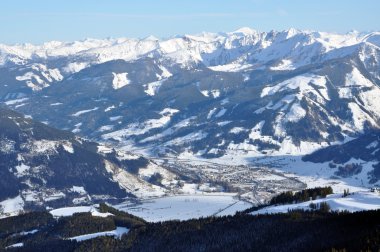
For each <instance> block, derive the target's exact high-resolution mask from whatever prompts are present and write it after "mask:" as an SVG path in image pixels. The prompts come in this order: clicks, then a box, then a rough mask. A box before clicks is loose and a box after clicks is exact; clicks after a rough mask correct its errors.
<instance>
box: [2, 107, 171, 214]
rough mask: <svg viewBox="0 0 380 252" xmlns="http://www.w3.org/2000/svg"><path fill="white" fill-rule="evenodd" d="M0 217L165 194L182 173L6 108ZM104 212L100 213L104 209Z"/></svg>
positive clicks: (3, 110)
mask: <svg viewBox="0 0 380 252" xmlns="http://www.w3.org/2000/svg"><path fill="white" fill-rule="evenodd" d="M0 132H1V134H0V176H1V180H0V216H4V215H9V214H17V213H19V212H20V211H23V210H30V209H36V208H45V207H58V206H67V205H78V204H90V203H94V202H98V201H104V200H114V201H117V200H119V201H121V200H123V201H125V199H128V198H129V199H136V196H137V197H149V196H158V195H163V194H165V192H166V191H167V188H169V185H168V187H166V188H164V186H163V185H162V184H161V185H153V184H151V183H149V182H148V180H149V179H150V177H151V176H152V175H153V174H160V176H161V179H162V183H163V184H165V183H166V184H169V183H170V181H171V180H173V179H174V178H175V176H176V175H174V174H172V173H171V172H169V171H167V170H165V169H163V168H162V167H160V166H158V165H157V164H155V163H153V162H152V161H150V160H147V159H145V158H142V157H140V156H136V155H132V154H130V153H127V152H120V151H118V152H116V151H115V150H114V149H112V148H109V147H107V146H104V145H99V144H97V143H95V142H90V141H88V140H84V139H82V138H79V137H76V136H75V135H74V134H72V133H71V132H67V131H61V130H56V129H54V128H51V127H49V126H47V125H44V124H42V123H38V122H35V121H33V120H31V119H27V118H25V117H24V116H22V115H20V114H18V113H16V112H13V111H10V110H7V109H3V108H0ZM98 214H99V213H98Z"/></svg>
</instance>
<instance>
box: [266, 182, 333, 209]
mask: <svg viewBox="0 0 380 252" xmlns="http://www.w3.org/2000/svg"><path fill="white" fill-rule="evenodd" d="M332 193H333V189H332V188H331V187H330V186H329V187H316V188H311V189H305V190H302V191H299V192H296V193H293V192H283V193H280V194H279V195H277V196H275V197H273V198H272V199H271V201H270V205H278V204H291V203H300V202H305V201H309V200H315V199H317V198H326V196H327V195H329V194H332Z"/></svg>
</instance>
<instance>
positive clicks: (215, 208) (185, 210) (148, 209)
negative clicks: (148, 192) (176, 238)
mask: <svg viewBox="0 0 380 252" xmlns="http://www.w3.org/2000/svg"><path fill="white" fill-rule="evenodd" d="M234 196H235V194H227V193H223V194H205V195H177V196H169V197H163V198H157V199H151V200H145V201H143V203H142V204H141V205H130V204H120V205H116V206H114V207H116V208H118V209H119V210H122V211H126V212H128V213H130V214H133V215H136V216H139V217H141V218H143V219H145V220H147V221H150V222H158V221H166V220H188V219H192V218H200V217H207V216H212V215H216V216H222V215H232V214H235V213H236V212H237V211H242V210H245V209H247V208H249V207H251V206H252V204H250V203H248V202H244V201H240V200H239V199H237V198H235V197H234Z"/></svg>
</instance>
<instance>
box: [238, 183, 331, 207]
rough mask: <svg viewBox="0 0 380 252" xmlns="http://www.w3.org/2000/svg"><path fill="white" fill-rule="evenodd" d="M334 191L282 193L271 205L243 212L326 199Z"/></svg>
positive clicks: (275, 197)
mask: <svg viewBox="0 0 380 252" xmlns="http://www.w3.org/2000/svg"><path fill="white" fill-rule="evenodd" d="M333 193H334V192H333V189H332V188H331V187H330V186H328V187H316V188H311V189H304V190H301V191H299V192H295V193H294V192H291V191H288V192H282V193H280V194H278V195H276V196H274V197H273V198H272V199H271V200H270V202H269V203H267V204H262V205H259V206H253V207H251V208H248V209H246V210H244V211H243V213H251V212H254V211H257V210H260V209H262V208H264V207H268V206H271V205H283V204H294V203H301V202H305V201H309V200H315V199H318V198H326V196H327V195H329V194H333Z"/></svg>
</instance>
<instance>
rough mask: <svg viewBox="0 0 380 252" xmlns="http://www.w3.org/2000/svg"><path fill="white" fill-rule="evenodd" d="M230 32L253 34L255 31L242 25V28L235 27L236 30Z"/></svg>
mask: <svg viewBox="0 0 380 252" xmlns="http://www.w3.org/2000/svg"><path fill="white" fill-rule="evenodd" d="M232 33H242V34H244V35H253V34H256V33H257V31H256V30H254V29H251V28H249V27H242V28H239V29H237V30H236V31H233V32H232Z"/></svg>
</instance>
